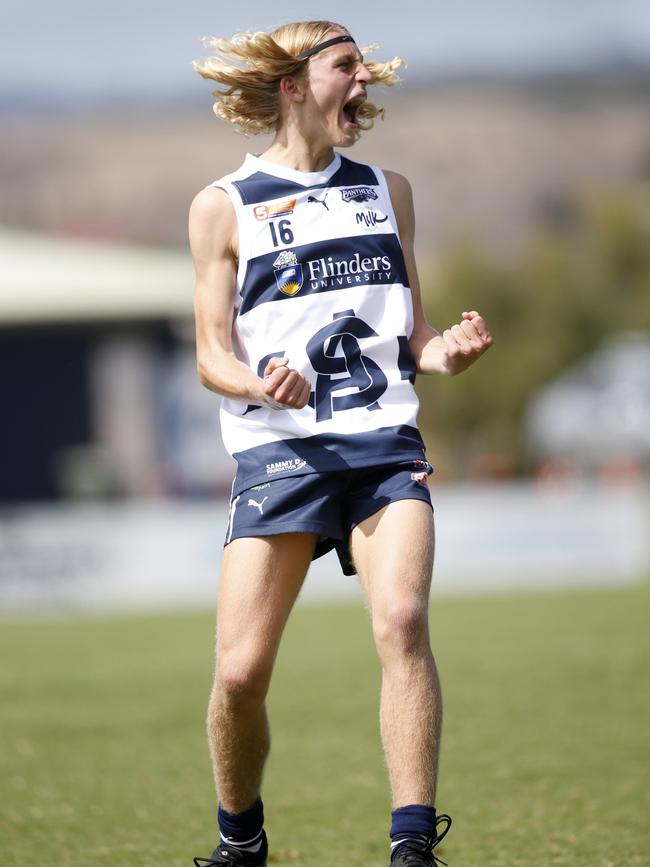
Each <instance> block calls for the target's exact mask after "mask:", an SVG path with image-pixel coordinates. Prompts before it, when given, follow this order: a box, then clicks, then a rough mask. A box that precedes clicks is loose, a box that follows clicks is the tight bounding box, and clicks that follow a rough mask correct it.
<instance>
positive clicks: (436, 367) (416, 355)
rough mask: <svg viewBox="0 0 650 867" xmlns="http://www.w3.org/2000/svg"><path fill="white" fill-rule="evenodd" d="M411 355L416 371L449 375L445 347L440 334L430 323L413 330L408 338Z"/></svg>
mask: <svg viewBox="0 0 650 867" xmlns="http://www.w3.org/2000/svg"><path fill="white" fill-rule="evenodd" d="M409 347H410V349H411V355H412V356H413V361H414V362H415V368H416V370H417V372H418V373H438V374H445V375H449V374H450V373H451V371H450V370H449V367H448V365H447V348H446V346H445V341H444V340H443V338H442V335H441V334H439V333H438V332H437V331H436V330H435V328H431V326H430V325H426V326H424V327H422V328H421V329H420V330H418V331H414V332H413V334H412V335H411V338H410V340H409Z"/></svg>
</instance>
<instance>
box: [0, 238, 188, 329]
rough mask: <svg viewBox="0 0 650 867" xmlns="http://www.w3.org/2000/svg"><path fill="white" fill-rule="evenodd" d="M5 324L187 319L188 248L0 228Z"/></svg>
mask: <svg viewBox="0 0 650 867" xmlns="http://www.w3.org/2000/svg"><path fill="white" fill-rule="evenodd" d="M0 274H1V277H2V283H1V284H0V285H1V287H2V291H0V327H2V326H4V327H7V326H13V325H24V324H33V325H40V324H50V323H57V324H66V323H73V322H97V321H102V320H113V321H114V320H121V319H122V320H148V319H161V318H163V319H165V318H171V319H178V318H187V317H189V316H191V313H192V292H193V286H194V269H193V267H192V260H191V257H190V254H189V252H187V251H185V252H184V251H178V250H164V249H158V248H155V247H145V246H140V245H138V246H136V245H131V244H124V243H121V244H117V243H112V242H110V243H109V242H100V241H95V240H92V241H91V240H81V239H78V238H74V239H73V238H65V237H57V236H52V235H41V234H35V233H31V232H24V231H19V230H14V229H8V228H0Z"/></svg>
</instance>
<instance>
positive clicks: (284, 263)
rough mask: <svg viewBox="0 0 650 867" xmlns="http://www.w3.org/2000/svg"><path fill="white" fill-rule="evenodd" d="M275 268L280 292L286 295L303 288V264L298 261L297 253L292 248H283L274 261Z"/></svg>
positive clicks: (293, 293)
mask: <svg viewBox="0 0 650 867" xmlns="http://www.w3.org/2000/svg"><path fill="white" fill-rule="evenodd" d="M273 268H274V269H275V270H274V271H273V273H274V274H275V282H276V283H277V284H278V289H279V290H280V292H284V294H285V295H295V294H296V292H300V290H301V289H302V280H303V277H302V265H301V264H300V263H299V262H298V259H297V258H296V254H295V253H292V252H291V251H290V250H283V251H282V252H281V253H280V255H279V256H278V258H277V259H276V260H275V262H274V263H273Z"/></svg>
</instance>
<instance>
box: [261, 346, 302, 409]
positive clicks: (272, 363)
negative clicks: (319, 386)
mask: <svg viewBox="0 0 650 867" xmlns="http://www.w3.org/2000/svg"><path fill="white" fill-rule="evenodd" d="M263 383H264V395H263V397H262V401H263V403H264V404H265V406H269V407H271V408H272V409H302V408H303V407H304V406H306V405H307V402H308V400H309V394H310V392H311V384H310V383H309V381H308V380H307V379H305V377H304V376H303V375H302V374H301V373H298V371H297V370H293V368H291V367H289V359H288V358H275V357H274V358H271V359H270V360H269V363H268V364H267V365H266V368H265V369H264V378H263Z"/></svg>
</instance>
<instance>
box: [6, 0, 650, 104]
mask: <svg viewBox="0 0 650 867" xmlns="http://www.w3.org/2000/svg"><path fill="white" fill-rule="evenodd" d="M305 18H326V19H329V20H334V21H340V22H341V23H343V24H345V25H346V26H347V27H348V28H349V29H350V30H351V32H352V33H353V35H354V36H355V38H356V40H357V42H358V43H359V44H360V45H363V44H368V43H370V42H378V43H380V46H381V51H380V52H379V53H378V54H377V56H378V57H384V56H388V55H390V56H393V55H394V54H400V55H401V56H402V57H404V58H405V59H406V60H407V62H408V70H407V72H406V74H405V77H411V76H412V77H413V78H414V79H421V78H424V77H426V76H431V75H434V76H435V75H441V74H442V75H444V74H450V73H453V74H456V73H462V72H466V71H472V70H474V71H475V70H480V71H487V72H503V71H523V72H525V71H531V70H538V69H540V68H542V69H543V68H549V67H553V66H557V65H564V66H566V65H579V64H581V63H584V62H590V61H593V60H597V59H600V60H606V59H608V58H612V57H622V56H632V57H635V58H636V59H637V60H638V59H643V58H645V59H646V62H648V61H650V3H649V2H647V0H454V2H453V3H452V2H449V0H445V2H440V0H428V2H427V0H398V2H395V3H381V2H374V3H356V4H352V3H350V2H349V0H328V2H327V3H325V2H314V0H275V2H268V0H243V2H230V3H223V2H219V0H184V2H178V0H111V2H105V0H102V2H98V0H57V2H52V0H4V2H3V13H2V32H1V34H0V96H1V97H4V98H6V97H7V96H11V95H16V94H18V95H20V94H24V95H29V96H33V95H37V94H38V95H40V96H41V97H45V98H47V97H48V96H50V97H51V98H52V99H53V100H56V101H57V102H60V101H61V100H65V99H68V98H69V99H75V98H86V99H87V98H91V99H92V98H96V99H103V98H114V97H123V96H133V97H140V96H147V95H151V96H154V95H158V96H160V97H162V98H164V97H165V94H168V95H170V96H183V95H185V94H191V93H195V94H196V93H200V89H199V91H197V79H196V76H195V74H194V73H193V72H192V70H191V60H192V59H193V58H194V57H197V56H200V55H201V54H202V53H205V52H204V50H203V48H202V45H201V37H203V36H206V35H218V36H231V35H232V34H233V33H235V32H240V31H244V30H268V29H272V28H273V27H274V26H277V25H278V24H281V23H284V22H287V21H292V20H301V19H305ZM203 84H204V86H205V88H208V87H209V84H208V83H203ZM200 86H201V83H200V82H199V88H200Z"/></svg>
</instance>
